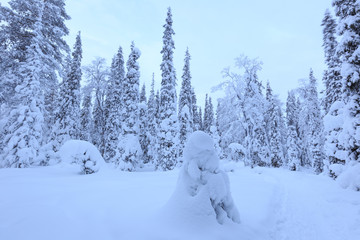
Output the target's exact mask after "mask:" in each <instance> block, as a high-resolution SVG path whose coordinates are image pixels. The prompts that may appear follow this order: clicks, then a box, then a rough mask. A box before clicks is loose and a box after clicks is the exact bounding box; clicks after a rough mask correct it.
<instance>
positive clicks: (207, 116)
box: [203, 94, 215, 133]
mask: <svg viewBox="0 0 360 240" xmlns="http://www.w3.org/2000/svg"><path fill="white" fill-rule="evenodd" d="M214 123H215V121H214V107H213V105H212V101H211V97H208V95H207V94H206V97H205V110H204V122H203V128H204V131H205V132H206V133H210V128H211V126H213V125H214Z"/></svg>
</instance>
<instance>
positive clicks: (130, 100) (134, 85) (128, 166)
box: [119, 42, 142, 171]
mask: <svg viewBox="0 0 360 240" xmlns="http://www.w3.org/2000/svg"><path fill="white" fill-rule="evenodd" d="M140 54H141V52H140V50H139V49H138V48H136V47H135V44H134V42H132V44H131V52H130V55H129V59H128V61H127V62H126V67H127V73H126V78H125V79H124V83H123V100H122V102H123V105H124V111H122V116H121V119H123V120H124V122H123V136H122V139H121V140H120V142H119V152H120V159H121V162H120V166H119V167H120V168H121V169H122V170H127V171H134V170H136V168H137V167H138V165H139V163H140V162H139V159H140V157H141V156H142V151H141V146H140V143H139V78H140V72H139V64H138V62H137V60H138V59H139V57H140Z"/></svg>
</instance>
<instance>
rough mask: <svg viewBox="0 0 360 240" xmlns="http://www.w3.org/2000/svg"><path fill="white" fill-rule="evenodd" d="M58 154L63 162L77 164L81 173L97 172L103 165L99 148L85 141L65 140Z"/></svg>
mask: <svg viewBox="0 0 360 240" xmlns="http://www.w3.org/2000/svg"><path fill="white" fill-rule="evenodd" d="M59 155H60V156H61V161H62V162H63V163H69V164H77V165H79V166H80V168H81V173H83V174H91V173H94V172H97V171H99V169H100V168H101V167H102V166H104V165H105V161H104V159H103V157H102V156H101V154H100V152H99V150H98V149H97V148H96V147H95V146H94V145H93V144H91V143H89V142H87V141H82V140H69V141H66V142H65V143H64V145H63V146H62V147H61V148H60V150H59Z"/></svg>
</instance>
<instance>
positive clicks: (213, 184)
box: [170, 131, 240, 224]
mask: <svg viewBox="0 0 360 240" xmlns="http://www.w3.org/2000/svg"><path fill="white" fill-rule="evenodd" d="M171 202H172V206H173V207H174V205H175V206H178V207H179V205H180V208H184V209H186V211H191V212H192V213H195V214H196V215H203V216H212V217H216V220H217V221H218V223H220V224H222V223H224V221H225V220H226V219H227V218H229V219H231V220H232V221H233V222H236V223H240V215H239V212H238V210H237V208H236V207H235V205H234V202H233V199H232V197H231V194H230V184H229V179H228V176H227V174H226V173H225V172H223V171H222V170H220V168H219V157H218V156H217V155H216V153H215V149H214V143H213V140H212V139H211V137H210V136H209V135H208V134H206V133H204V132H201V131H196V132H194V133H192V134H191V135H190V137H189V140H188V141H187V143H186V145H185V149H184V164H183V167H182V169H181V172H180V176H179V179H178V183H177V187H176V190H175V193H174V195H173V197H172V199H171V200H170V203H171Z"/></svg>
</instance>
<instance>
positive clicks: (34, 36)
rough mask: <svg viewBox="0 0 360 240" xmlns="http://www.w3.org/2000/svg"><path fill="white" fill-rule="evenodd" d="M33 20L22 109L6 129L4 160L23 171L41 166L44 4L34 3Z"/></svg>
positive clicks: (22, 69) (20, 88) (20, 89)
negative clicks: (34, 166)
mask: <svg viewBox="0 0 360 240" xmlns="http://www.w3.org/2000/svg"><path fill="white" fill-rule="evenodd" d="M33 4H34V5H33V6H32V9H31V11H33V12H31V13H32V14H33V15H32V16H37V18H36V20H35V23H34V25H33V26H34V27H33V31H32V32H31V33H29V38H30V45H29V46H27V47H26V48H25V52H24V53H23V54H24V61H23V62H21V63H20V64H19V69H18V70H19V75H20V76H21V84H19V85H17V86H16V88H15V91H16V96H15V97H16V99H17V102H18V105H17V107H16V108H15V109H13V110H12V111H11V113H10V116H9V119H8V122H7V124H6V126H5V128H6V129H7V132H6V133H7V134H6V135H5V138H4V145H5V148H4V150H3V152H4V153H3V156H2V158H3V159H4V162H5V164H3V165H4V166H5V167H17V168H23V167H28V166H30V165H33V164H37V163H38V161H39V159H38V156H39V150H40V147H41V144H42V140H43V123H44V114H43V113H44V93H43V91H42V90H41V79H42V77H43V76H44V75H43V73H44V71H43V70H44V68H46V65H45V66H44V62H43V60H44V59H45V58H46V57H45V56H43V50H44V49H42V47H44V45H43V41H44V35H43V33H42V32H41V28H42V23H41V19H42V15H43V10H44V4H43V3H42V2H41V1H37V2H34V3H33Z"/></svg>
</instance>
